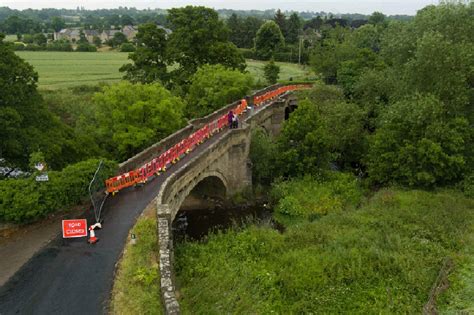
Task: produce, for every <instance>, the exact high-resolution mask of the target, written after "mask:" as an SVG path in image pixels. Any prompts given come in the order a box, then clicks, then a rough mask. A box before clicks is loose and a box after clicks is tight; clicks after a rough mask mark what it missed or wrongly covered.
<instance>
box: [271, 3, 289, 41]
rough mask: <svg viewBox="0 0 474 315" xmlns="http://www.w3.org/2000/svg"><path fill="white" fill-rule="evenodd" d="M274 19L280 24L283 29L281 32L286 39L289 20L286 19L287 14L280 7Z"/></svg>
mask: <svg viewBox="0 0 474 315" xmlns="http://www.w3.org/2000/svg"><path fill="white" fill-rule="evenodd" d="M273 21H275V23H276V24H277V25H278V27H279V28H280V30H281V33H282V34H283V37H284V38H285V39H286V36H287V30H288V28H287V21H286V16H285V15H284V14H283V12H281V10H280V9H278V10H277V11H276V12H275V16H274V17H273Z"/></svg>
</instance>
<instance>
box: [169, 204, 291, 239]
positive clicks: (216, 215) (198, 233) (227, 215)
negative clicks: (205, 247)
mask: <svg viewBox="0 0 474 315" xmlns="http://www.w3.org/2000/svg"><path fill="white" fill-rule="evenodd" d="M272 217H273V216H272V211H271V209H268V208H266V207H265V206H264V205H257V206H249V207H234V208H214V209H200V210H185V211H183V210H180V211H179V212H178V215H177V217H176V219H175V220H174V222H173V226H172V228H173V238H174V242H178V243H179V242H182V241H183V240H185V239H187V240H192V241H199V240H202V239H204V238H205V237H206V236H207V235H208V234H209V233H212V232H214V231H219V230H220V231H222V230H226V229H228V228H230V227H233V226H236V227H241V226H243V225H245V224H248V223H252V224H255V223H256V224H267V225H270V226H272V227H273V228H275V229H277V230H279V231H283V228H282V226H281V225H279V224H278V223H276V222H275V221H274V220H273V218H272Z"/></svg>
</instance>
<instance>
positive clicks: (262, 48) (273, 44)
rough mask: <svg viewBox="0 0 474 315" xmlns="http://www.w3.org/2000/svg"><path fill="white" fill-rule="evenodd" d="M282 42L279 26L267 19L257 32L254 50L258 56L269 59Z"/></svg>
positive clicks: (283, 40)
mask: <svg viewBox="0 0 474 315" xmlns="http://www.w3.org/2000/svg"><path fill="white" fill-rule="evenodd" d="M284 42H285V39H284V38H283V35H282V33H281V30H280V27H279V26H278V25H277V24H276V23H275V22H273V21H267V22H265V23H264V24H263V25H262V26H261V27H260V29H259V30H258V32H257V36H256V38H255V51H256V53H257V55H258V56H259V57H261V58H263V59H270V58H271V57H272V56H273V55H274V54H275V52H276V51H277V50H278V49H279V48H280V47H282V46H283V45H284Z"/></svg>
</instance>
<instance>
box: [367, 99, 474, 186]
mask: <svg viewBox="0 0 474 315" xmlns="http://www.w3.org/2000/svg"><path fill="white" fill-rule="evenodd" d="M380 123H381V126H380V127H379V128H378V130H377V132H376V134H375V135H374V136H373V137H372V139H371V142H370V150H369V155H368V172H369V177H370V179H371V180H372V182H374V183H382V184H385V183H390V182H396V183H399V184H403V185H408V186H419V187H420V186H421V187H432V186H435V185H444V184H449V183H453V182H455V181H457V180H459V179H461V178H462V176H463V173H464V171H465V169H466V158H465V157H466V152H467V150H468V149H469V148H468V146H469V143H470V141H472V139H471V135H470V134H469V125H468V122H467V120H466V119H465V118H462V117H458V118H448V117H447V116H446V113H445V109H444V104H443V103H442V102H441V101H440V100H439V99H437V98H436V97H435V96H432V95H426V96H423V95H416V96H414V97H411V98H408V99H406V100H402V101H399V102H397V103H395V104H393V105H391V106H390V108H389V109H388V111H386V112H385V113H383V115H382V117H381V119H380Z"/></svg>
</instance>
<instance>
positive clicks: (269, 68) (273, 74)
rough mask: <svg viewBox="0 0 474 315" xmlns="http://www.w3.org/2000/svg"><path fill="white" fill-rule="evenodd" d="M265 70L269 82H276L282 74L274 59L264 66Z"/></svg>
mask: <svg viewBox="0 0 474 315" xmlns="http://www.w3.org/2000/svg"><path fill="white" fill-rule="evenodd" d="M263 72H264V73H265V79H266V80H267V82H268V83H269V84H275V83H276V82H277V80H278V76H279V74H280V67H279V66H278V65H276V64H275V61H274V60H273V59H271V60H270V62H269V63H267V64H266V65H265V66H264V67H263Z"/></svg>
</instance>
